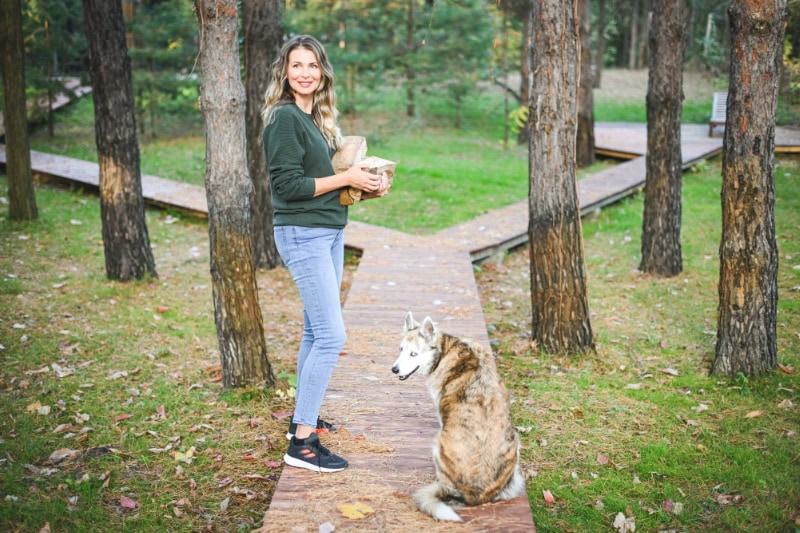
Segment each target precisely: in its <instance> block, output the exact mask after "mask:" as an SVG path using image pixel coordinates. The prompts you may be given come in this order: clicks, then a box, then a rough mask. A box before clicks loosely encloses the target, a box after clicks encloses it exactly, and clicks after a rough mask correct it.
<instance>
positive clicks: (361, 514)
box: [336, 502, 375, 520]
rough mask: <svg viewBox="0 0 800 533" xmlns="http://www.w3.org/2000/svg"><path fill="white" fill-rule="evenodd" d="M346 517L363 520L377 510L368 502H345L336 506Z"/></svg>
mask: <svg viewBox="0 0 800 533" xmlns="http://www.w3.org/2000/svg"><path fill="white" fill-rule="evenodd" d="M336 508H337V509H339V511H340V512H341V513H342V515H343V516H344V517H345V518H349V519H350V520H361V519H362V518H366V517H367V516H369V515H371V514H372V513H374V512H375V510H374V509H373V508H372V507H370V506H369V505H367V504H364V503H361V502H356V503H354V504H352V505H351V504H349V503H343V504H339V505H337V506H336Z"/></svg>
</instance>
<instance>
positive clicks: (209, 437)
mask: <svg viewBox="0 0 800 533" xmlns="http://www.w3.org/2000/svg"><path fill="white" fill-rule="evenodd" d="M80 105H83V104H79V105H77V106H74V107H72V108H71V109H70V111H69V112H68V113H74V114H75V115H77V116H78V117H83V118H79V119H78V120H77V122H80V121H81V120H83V125H82V126H80V125H75V126H74V128H75V129H71V128H73V126H67V125H66V124H67V123H68V122H70V121H68V120H66V121H65V122H64V124H62V125H61V126H60V127H66V128H68V129H66V130H62V131H63V132H64V134H63V135H59V136H58V139H59V141H58V142H59V143H61V144H59V145H58V147H57V150H63V153H67V154H70V155H72V154H73V152H72V151H74V155H75V156H78V154H80V153H81V152H80V151H81V150H84V151H85V153H87V154H90V153H91V152H92V150H93V142H94V141H93V139H92V138H91V132H89V133H87V132H86V130H87V128H88V129H89V130H90V129H91V127H90V124H91V121H90V120H89V121H88V123H87V121H86V110H85V109H84V110H81V107H80ZM481 105H482V106H484V107H481V106H478V109H479V112H477V113H476V112H475V111H474V108H471V109H472V110H471V111H470V112H469V113H468V114H467V115H466V116H467V117H468V122H467V127H465V129H464V131H459V132H454V131H452V130H451V129H449V128H446V127H444V126H445V124H446V123H447V121H448V120H449V118H450V117H444V118H443V119H435V118H434V119H430V120H429V121H427V122H426V121H422V120H417V121H412V122H406V121H404V120H403V119H401V118H397V119H396V121H394V122H392V123H391V124H392V126H393V127H392V129H389V126H388V124H389V121H390V119H391V117H390V116H388V115H387V116H378V117H377V118H376V120H375V122H374V123H372V124H371V130H370V131H371V134H370V137H369V138H370V150H371V152H373V151H374V153H375V154H377V155H381V156H384V157H388V158H397V160H398V161H400V163H401V165H402V168H403V169H404V174H403V177H402V178H400V177H398V180H397V182H396V188H395V190H394V191H393V193H392V195H390V197H391V196H396V197H400V199H401V200H402V201H401V202H399V203H398V204H397V205H396V206H393V207H391V208H388V207H387V208H386V212H385V213H384V212H372V211H369V210H368V209H367V208H369V209H372V207H371V206H376V207H377V206H378V203H377V202H376V203H373V204H370V203H369V202H366V203H364V204H362V205H361V206H358V208H356V209H354V210H353V216H354V218H359V217H365V218H366V219H367V220H368V221H370V222H373V223H377V224H383V225H387V226H390V227H395V228H397V229H403V230H405V231H415V230H422V231H431V230H432V229H433V228H434V227H438V226H435V225H437V224H442V225H449V224H451V223H454V221H455V222H457V221H461V220H466V219H468V218H471V217H472V216H475V214H479V213H481V212H483V210H485V209H487V208H489V207H491V206H493V205H495V204H496V203H497V204H502V203H504V202H512V201H517V200H521V199H523V198H524V197H525V195H526V194H527V185H526V181H525V179H524V175H525V172H526V168H527V167H526V165H527V162H526V155H525V153H524V151H519V150H518V149H517V148H511V149H506V148H503V147H502V146H501V145H500V143H499V142H498V139H499V138H500V137H499V136H498V135H497V134H498V132H499V131H500V130H499V129H498V128H497V124H494V125H488V126H486V129H487V131H490V132H491V133H490V134H482V133H481V128H479V127H478V126H479V125H481V124H482V123H481V120H483V119H481V117H482V116H483V117H485V115H486V110H487V109H491V108H492V107H491V106H492V105H494V104H493V103H491V102H489V103H487V102H484V103H483V104H481ZM89 109H90V108H89ZM67 132H68V133H67ZM420 132H423V133H424V134H420ZM62 137H66V138H68V140H67V141H64V140H63V139H62ZM487 139H488V140H487ZM48 143H49V141H47V140H46V139H43V138H41V137H40V136H35V139H34V146H35V147H36V146H38V148H36V149H44V148H45V147H47V146H50V144H48ZM183 143H184V141H183V140H180V141H177V140H176V141H168V140H166V139H164V140H158V139H156V140H147V141H145V142H143V147H142V154H143V171H144V172H145V173H152V174H156V175H160V176H164V175H165V174H168V173H169V172H173V173H174V174H173V175H172V176H174V179H189V177H190V176H192V175H193V174H195V175H196V174H197V172H198V170H197V169H198V167H199V168H200V170H199V172H201V173H202V154H201V153H200V155H198V153H199V152H198V150H199V148H198V146H197V144H198V143H199V144H200V145H201V144H202V141H201V140H199V138H195V139H188V140H186V141H185V144H183ZM145 154H152V156H145ZM453 154H456V155H460V157H453ZM474 154H480V157H476V156H475V155H474ZM81 157H83V156H81ZM198 157H199V162H198ZM86 158H87V159H89V158H91V157H89V155H87V156H86ZM450 159H452V161H448V160H450ZM484 161H488V162H489V164H487V165H486V166H482V165H483V162H484ZM777 162H778V165H777V170H776V184H777V202H776V227H777V234H778V239H779V250H780V257H781V264H780V270H779V285H780V291H779V296H780V301H779V315H778V321H779V326H778V347H779V360H780V361H781V363H782V364H783V365H785V366H786V367H787V372H788V373H784V372H776V373H775V374H773V375H770V376H767V377H764V378H757V379H746V378H744V377H741V378H740V379H738V380H734V381H728V380H720V379H717V378H715V377H711V376H708V374H707V369H708V367H709V364H710V361H711V358H712V357H713V349H714V332H715V327H716V326H715V324H716V278H717V275H718V268H719V266H718V259H717V258H718V246H719V238H720V228H719V218H720V216H719V193H720V169H719V162H718V161H716V162H711V163H708V164H703V165H700V166H698V167H696V168H695V169H693V170H692V171H691V172H689V173H687V174H686V179H685V182H684V206H683V209H684V222H683V228H684V231H683V238H682V240H683V243H682V244H683V252H684V272H683V273H682V274H681V275H679V276H677V277H676V278H672V279H667V280H664V279H657V278H651V277H648V276H643V275H642V274H640V273H638V272H637V271H636V266H637V265H638V253H639V232H640V231H641V230H640V228H641V213H642V199H641V197H634V198H630V199H627V200H624V201H622V202H620V203H618V204H616V205H615V206H613V207H611V208H608V209H604V210H602V211H601V212H600V213H599V214H597V215H595V216H593V217H592V218H591V219H588V220H585V221H584V235H585V252H586V265H587V273H588V279H589V297H590V308H591V310H592V324H593V329H594V333H595V337H596V341H597V346H598V351H597V354H593V355H588V356H584V357H555V356H551V355H546V354H540V353H538V351H536V350H535V349H533V348H532V347H531V345H530V342H529V337H528V336H529V329H530V297H529V295H528V290H529V281H528V270H527V268H528V267H527V261H528V259H527V253H526V250H525V248H524V247H523V249H521V250H518V251H516V252H513V253H511V254H509V255H508V257H507V258H506V260H505V262H504V263H503V264H501V265H490V264H487V265H484V266H482V267H480V268H479V269H477V279H478V283H479V287H480V293H481V298H482V304H483V310H484V315H485V317H486V320H487V325H488V327H489V332H490V336H491V339H492V343H493V345H494V348H495V351H496V353H497V354H498V361H499V365H500V368H501V370H502V373H503V376H504V379H505V381H506V383H507V385H508V386H509V389H510V390H511V392H512V396H513V406H512V409H513V416H514V419H515V424H517V425H518V427H519V428H520V431H521V433H522V435H523V441H524V442H525V446H524V448H523V466H524V468H525V470H526V472H527V473H528V476H529V479H528V483H527V490H528V497H529V500H530V502H531V509H532V511H533V513H534V518H535V521H536V525H537V529H538V530H539V531H576V532H578V531H580V532H583V531H609V530H613V528H611V524H612V522H613V520H614V517H615V516H616V514H617V513H620V512H621V513H624V514H625V515H627V516H631V517H634V518H635V521H636V525H637V529H638V530H639V531H656V530H659V529H665V530H676V531H762V530H766V531H792V530H794V529H796V528H797V527H798V523H797V519H798V518H797V516H798V513H800V485H798V483H797V479H799V478H800V457H799V456H798V452H797V450H798V445H797V438H798V437H797V436H796V434H795V432H796V431H797V429H798V428H797V426H798V415H797V412H798V411H797V409H798V407H797V404H798V403H799V402H800V400H798V390H800V380H798V371H797V370H796V369H797V368H798V367H799V366H800V360H798V359H799V358H800V356H798V354H799V353H800V333H799V332H800V312H798V311H800V296H798V295H800V293H799V292H798V291H797V289H796V287H798V286H800V269H798V268H797V267H798V266H800V239H798V231H800V198H798V196H797V195H796V191H797V190H798V180H799V179H800V177H799V176H800V164H798V161H797V160H795V159H793V158H791V157H785V156H782V157H780V158H779V159H778V160H777ZM445 163H446V164H445ZM149 165H152V166H149ZM176 167H182V168H180V169H179V170H176ZM179 172H183V173H185V174H184V177H183V178H181V177H179V176H180V174H179ZM172 176H169V177H172ZM487 176H488V177H490V179H487ZM479 182H484V184H483V186H482V185H481V183H479ZM200 183H202V181H201V182H200ZM406 183H407V184H408V188H407V189H406V188H405V187H406ZM473 184H475V185H473ZM6 186H7V184H6V182H5V179H4V178H2V177H0V191H2V193H3V194H0V196H5V190H6ZM473 186H474V187H477V188H475V189H473V188H471V187H473ZM456 187H458V188H459V194H454V193H453V190H454V189H455V188H456ZM480 187H483V188H480ZM462 189H463V194H462ZM415 193H416V194H415ZM481 195H482V196H481ZM453 196H459V197H460V196H463V197H464V198H452V197H453ZM472 196H474V197H475V198H470V197H472ZM428 199H430V202H428ZM384 200H388V198H386V199H384ZM382 202H383V200H382ZM423 202H425V209H420V205H422V204H423ZM37 203H38V205H39V210H40V218H39V219H38V220H37V221H36V222H35V223H19V222H12V221H9V220H8V210H7V204H6V203H4V202H0V360H2V362H3V365H2V368H1V369H0V413H1V414H2V417H0V452H2V453H0V497H2V498H3V500H2V502H3V504H2V505H0V529H2V530H9V531H39V530H40V529H41V528H43V527H44V526H45V524H49V526H50V528H51V530H52V531H121V530H128V531H145V530H150V531H198V530H203V529H216V530H220V531H234V530H248V529H250V528H252V527H253V526H255V525H258V524H259V523H260V520H261V516H262V515H263V512H264V510H265V509H266V508H267V506H268V503H269V500H270V497H271V494H272V491H273V490H274V486H275V482H276V480H277V478H278V476H279V474H280V465H279V462H280V460H281V457H282V454H283V451H284V448H285V440H284V437H283V433H284V431H285V426H286V421H285V419H283V418H282V417H283V416H285V414H286V413H287V412H288V411H289V410H291V408H292V405H293V402H292V401H291V400H290V399H289V398H288V397H287V396H286V395H285V394H284V395H282V394H279V393H277V392H273V391H266V392H265V391H258V390H242V391H229V392H222V391H221V389H220V386H219V381H218V377H219V372H220V369H219V359H218V352H217V338H216V331H215V327H214V317H213V309H212V302H211V283H210V275H209V272H208V253H209V252H208V236H207V232H206V229H205V224H204V223H203V222H202V221H198V220H194V219H191V218H186V217H183V216H181V215H177V216H176V214H175V213H172V214H169V213H165V212H162V211H156V210H148V212H147V217H148V221H147V222H148V229H149V232H150V238H151V242H152V244H153V250H154V254H155V257H156V263H157V266H158V271H159V278H158V279H148V280H143V281H140V282H135V283H126V284H122V283H115V282H111V281H108V280H107V279H105V277H104V262H103V248H102V243H101V238H102V237H101V228H100V215H99V206H98V202H97V198H96V197H95V196H92V195H88V194H85V193H82V192H80V191H77V190H73V191H64V190H61V189H52V188H48V187H40V188H39V189H37ZM431 204H432V205H431ZM384 205H385V204H384ZM362 208H363V209H362ZM417 211H420V212H422V211H432V212H435V213H433V214H432V215H430V216H428V215H422V214H421V213H417ZM425 217H427V218H425ZM351 268H352V267H351ZM258 287H259V300H260V302H261V305H262V312H263V314H264V317H265V324H267V325H268V327H267V342H268V346H269V350H270V352H269V357H270V362H271V363H272V365H273V367H274V370H275V373H276V374H279V373H280V374H282V375H285V376H291V374H292V373H293V372H294V357H293V355H292V354H294V353H295V352H296V348H297V345H298V343H299V339H298V338H297V332H298V331H299V330H300V323H299V321H298V317H299V316H301V308H300V304H299V302H298V297H297V294H296V292H295V289H294V284H293V283H292V280H291V278H290V277H289V276H288V274H287V272H286V271H285V270H284V269H276V270H273V271H269V272H266V271H264V272H259V273H258ZM274 325H281V326H282V327H271V326H274ZM56 369H60V371H61V374H58V373H57V372H56ZM667 369H674V372H672V371H670V373H667V372H665V370H667ZM675 373H677V375H673V374H675ZM287 386H288V383H283V384H282V385H281V388H283V387H287ZM279 390H281V389H279ZM759 412H760V413H759ZM753 413H758V414H756V415H753ZM64 449H66V450H80V453H78V454H76V455H74V456H68V457H67V458H65V459H63V460H58V459H57V457H55V456H53V454H54V452H56V451H59V450H62V451H63V450H64ZM64 453H66V452H64ZM543 490H549V491H551V492H552V494H553V495H554V496H555V503H554V504H553V505H546V504H545V503H544V501H543V498H542V491H543ZM134 503H135V504H136V508H135V509H130V507H131V506H132V505H133V504H134Z"/></svg>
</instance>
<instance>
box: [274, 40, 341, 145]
mask: <svg viewBox="0 0 800 533" xmlns="http://www.w3.org/2000/svg"><path fill="white" fill-rule="evenodd" d="M297 48H304V49H306V50H310V51H312V52H313V53H314V55H315V56H316V57H317V62H318V63H319V68H320V71H321V72H322V76H321V79H320V82H319V87H318V88H317V90H316V92H315V93H314V100H313V104H312V108H311V117H312V118H313V120H314V123H315V124H316V125H317V127H318V128H319V131H320V132H321V133H322V136H323V137H324V138H325V141H326V142H327V143H328V146H330V147H331V148H333V149H334V150H338V149H339V148H341V146H342V133H341V131H340V130H339V126H338V125H337V122H336V121H337V117H338V114H339V112H338V111H337V110H336V90H335V89H334V87H333V67H332V66H331V63H330V61H328V54H327V53H326V52H325V48H324V47H323V46H322V43H320V42H319V41H318V40H316V39H315V38H314V37H312V36H310V35H296V36H294V37H292V38H291V39H289V40H288V41H286V43H284V45H283V46H282V47H281V50H280V52H279V53H278V57H277V58H276V59H275V61H274V62H273V63H272V76H271V78H272V79H271V80H270V83H269V86H268V87H267V92H266V93H265V94H264V109H263V110H262V111H261V116H262V118H263V119H264V126H267V125H269V124H270V123H272V121H273V120H274V119H275V112H276V111H277V110H278V109H279V108H281V107H282V106H284V105H286V104H293V103H294V94H293V93H292V90H291V88H290V87H289V79H288V76H287V69H288V65H289V54H290V53H291V52H292V51H293V50H295V49H297Z"/></svg>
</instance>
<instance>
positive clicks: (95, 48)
mask: <svg viewBox="0 0 800 533" xmlns="http://www.w3.org/2000/svg"><path fill="white" fill-rule="evenodd" d="M83 13H84V22H85V25H86V28H85V29H86V39H87V41H88V44H89V72H90V74H91V79H92V98H93V99H94V110H95V137H96V143H97V159H98V161H99V166H100V213H101V217H102V222H103V248H104V250H105V259H106V274H107V275H108V277H109V278H110V279H115V280H120V281H127V280H131V279H141V278H143V277H144V276H145V275H146V274H149V275H152V276H156V275H157V274H156V265H155V260H154V259H153V252H152V250H151V249H150V237H149V235H148V233H147V224H146V222H145V211H144V198H143V197H142V174H141V169H140V167H139V141H138V139H137V136H136V119H135V117H134V101H133V85H132V83H131V61H130V58H129V57H128V48H127V44H126V42H125V23H124V22H123V19H122V6H121V4H120V0H83Z"/></svg>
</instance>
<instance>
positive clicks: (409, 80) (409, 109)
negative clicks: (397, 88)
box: [403, 0, 417, 118]
mask: <svg viewBox="0 0 800 533" xmlns="http://www.w3.org/2000/svg"><path fill="white" fill-rule="evenodd" d="M415 1H416V0H406V56H405V57H406V59H405V65H403V68H404V70H405V73H406V116H407V117H409V118H413V117H414V115H415V114H416V112H417V110H416V104H415V102H414V67H413V65H412V64H411V57H412V53H413V50H414V19H415V17H414V2H415Z"/></svg>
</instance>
